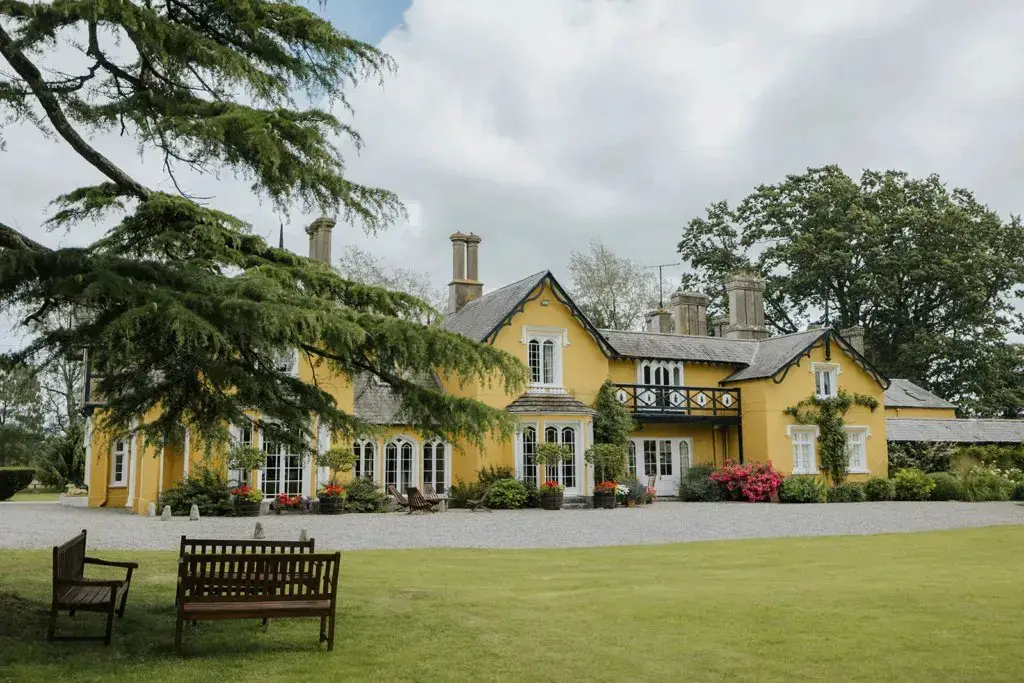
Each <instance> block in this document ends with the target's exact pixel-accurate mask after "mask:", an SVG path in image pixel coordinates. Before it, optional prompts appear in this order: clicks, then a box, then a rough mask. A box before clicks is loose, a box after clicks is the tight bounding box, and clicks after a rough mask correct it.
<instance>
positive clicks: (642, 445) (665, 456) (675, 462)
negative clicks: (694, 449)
mask: <svg viewBox="0 0 1024 683" xmlns="http://www.w3.org/2000/svg"><path fill="white" fill-rule="evenodd" d="M633 443H634V448H633V449H632V450H633V451H634V452H635V453H636V468H637V478H638V479H639V480H640V483H642V484H643V485H644V486H651V485H653V486H654V490H655V492H656V493H657V495H659V496H675V495H678V493H679V476H680V474H682V472H681V471H680V469H679V459H680V458H679V455H680V448H686V450H687V456H688V455H689V442H688V441H687V440H680V439H634V440H633ZM687 459H688V458H687ZM630 464H632V458H631V463H630ZM652 480H653V484H652Z"/></svg>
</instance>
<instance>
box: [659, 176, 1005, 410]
mask: <svg viewBox="0 0 1024 683" xmlns="http://www.w3.org/2000/svg"><path fill="white" fill-rule="evenodd" d="M679 253H680V254H681V255H682V257H683V259H684V260H686V261H687V262H688V263H689V265H690V267H691V269H692V272H691V273H690V274H688V275H686V276H684V278H683V285H684V287H686V288H688V289H689V288H692V289H700V290H703V291H706V292H708V293H709V294H712V295H713V297H714V299H713V302H714V303H713V308H714V312H721V311H722V310H723V309H724V305H725V291H724V282H725V279H726V278H727V276H728V274H729V273H730V272H732V271H734V270H736V269H738V268H743V267H746V268H752V269H753V270H755V271H757V272H758V273H760V274H761V275H763V276H764V277H765V279H766V289H765V308H766V310H765V314H766V322H767V324H768V325H769V326H770V327H771V328H772V329H774V330H775V331H776V332H780V333H786V332H793V331H795V330H798V329H801V328H802V327H803V326H804V325H805V324H806V323H808V322H821V323H824V322H828V323H830V324H832V325H834V326H837V327H846V326H850V325H863V326H864V327H865V330H866V335H865V337H866V344H867V355H868V358H869V359H870V360H871V361H872V362H873V363H874V364H875V365H877V366H878V367H879V368H880V369H881V370H882V371H883V372H885V373H886V374H887V375H889V376H890V377H905V378H908V379H910V380H913V381H915V382H919V383H921V384H924V385H925V386H927V387H929V388H931V389H932V390H934V391H935V392H936V393H938V394H939V395H941V396H943V397H945V398H948V399H950V400H953V401H954V402H957V403H959V404H960V405H961V407H962V408H964V409H965V410H966V411H967V412H971V413H977V414H992V413H993V412H999V410H998V409H997V408H995V407H993V406H994V403H993V400H994V399H993V398H992V397H993V395H999V396H1001V397H1002V398H1000V399H998V400H996V401H995V403H1003V404H1006V403H1007V402H1009V403H1010V404H1014V405H1021V403H1022V399H1024V394H1022V393H1020V387H1019V384H1020V383H1019V382H1017V383H1016V384H1017V386H1016V387H1014V385H1013V384H1014V383H1013V382H1012V381H1011V380H1012V377H1010V376H1007V375H1005V373H1004V374H1003V375H1002V376H1000V377H996V376H993V375H992V374H991V373H988V372H986V371H984V369H985V368H991V367H995V366H994V365H993V364H994V363H1001V364H1003V365H1005V364H1006V363H1011V364H1012V358H1013V357H1014V353H1013V352H1010V351H1007V350H1006V342H1005V340H1006V339H1007V335H1008V334H1010V333H1011V332H1014V331H1019V330H1020V329H1021V314H1020V312H1019V311H1018V310H1017V309H1015V308H1014V305H1013V297H1014V296H1015V293H1016V292H1015V290H1016V288H1018V286H1019V285H1020V284H1021V282H1022V281H1024V230H1022V228H1021V223H1020V219H1019V217H1017V216H1012V217H1011V218H1010V219H1008V220H1003V219H1002V218H1000V216H999V215H998V214H996V213H995V212H994V211H992V210H991V209H989V208H988V207H986V206H984V205H983V204H981V203H979V202H978V201H977V200H976V199H975V198H974V196H973V194H971V193H970V192H969V191H968V190H964V189H954V190H952V191H951V190H948V189H947V188H946V186H945V185H943V184H942V182H941V180H940V179H939V177H938V176H935V175H931V176H928V177H927V178H923V179H916V178H911V177H909V176H908V175H907V174H906V173H902V172H897V171H884V172H881V171H865V172H864V173H863V174H862V175H861V178H860V180H859V181H856V180H854V179H852V178H850V177H849V176H847V175H846V174H845V173H843V171H842V170H841V169H840V168H838V167H837V166H826V167H824V168H816V169H808V171H807V172H806V173H803V174H801V175H792V176H788V177H787V178H786V179H785V180H784V181H782V182H780V183H778V184H775V185H762V186H760V187H757V188H756V189H755V190H754V192H753V193H752V194H750V195H749V196H748V197H746V198H745V199H744V200H743V201H742V202H740V203H739V204H738V205H737V206H736V207H734V208H732V207H730V206H729V205H728V204H727V203H726V202H724V201H723V202H718V203H715V204H712V205H710V206H709V207H708V209H707V212H706V214H705V215H704V216H702V217H698V218H694V219H693V220H691V221H690V222H689V223H688V224H687V226H686V228H685V229H684V231H683V239H682V240H681V241H680V243H679ZM1007 392H1010V393H1007Z"/></svg>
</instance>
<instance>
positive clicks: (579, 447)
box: [537, 421, 584, 493]
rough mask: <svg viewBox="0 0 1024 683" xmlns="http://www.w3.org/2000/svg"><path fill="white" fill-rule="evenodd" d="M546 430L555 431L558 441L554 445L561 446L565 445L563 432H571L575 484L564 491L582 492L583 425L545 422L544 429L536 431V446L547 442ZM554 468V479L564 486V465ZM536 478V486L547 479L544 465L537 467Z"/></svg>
mask: <svg viewBox="0 0 1024 683" xmlns="http://www.w3.org/2000/svg"><path fill="white" fill-rule="evenodd" d="M548 429H554V430H555V431H556V434H557V439H558V440H557V441H556V443H559V444H563V445H564V444H565V441H564V439H565V433H564V432H563V430H565V429H569V430H571V431H572V435H573V436H572V439H573V443H572V467H573V477H574V479H575V482H576V483H575V485H574V486H571V487H569V486H566V491H571V492H573V493H575V492H577V491H581V490H583V467H584V464H583V452H584V451H583V423H582V422H561V421H551V422H545V423H544V429H543V430H540V429H538V430H537V445H538V446H540V444H542V443H544V442H545V441H547V431H548ZM556 467H557V468H558V469H557V470H556V475H555V479H556V480H557V481H558V483H560V484H565V470H566V467H565V463H559V464H558V465H557V466H556ZM537 478H538V482H537V483H538V484H539V483H540V482H543V481H545V480H547V478H548V470H547V465H545V466H543V467H542V466H540V465H538V466H537Z"/></svg>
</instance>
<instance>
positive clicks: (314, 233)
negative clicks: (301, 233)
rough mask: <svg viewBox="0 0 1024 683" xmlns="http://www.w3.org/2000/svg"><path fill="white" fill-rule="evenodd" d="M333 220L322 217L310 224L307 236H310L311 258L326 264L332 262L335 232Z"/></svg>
mask: <svg viewBox="0 0 1024 683" xmlns="http://www.w3.org/2000/svg"><path fill="white" fill-rule="evenodd" d="M335 224H336V223H335V220H334V219H333V218H326V217H321V218H317V219H316V220H315V221H313V222H312V223H310V224H309V227H308V228H306V234H307V235H309V258H311V259H315V260H317V261H323V262H324V263H330V262H331V232H332V231H333V230H334V226H335Z"/></svg>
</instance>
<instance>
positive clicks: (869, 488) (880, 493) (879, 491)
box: [864, 477, 896, 502]
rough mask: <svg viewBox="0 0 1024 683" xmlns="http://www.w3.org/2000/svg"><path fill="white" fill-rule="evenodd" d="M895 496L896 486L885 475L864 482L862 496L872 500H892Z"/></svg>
mask: <svg viewBox="0 0 1024 683" xmlns="http://www.w3.org/2000/svg"><path fill="white" fill-rule="evenodd" d="M895 496H896V487H894V486H893V484H892V482H891V481H890V480H888V479H886V478H885V477H874V478H872V479H869V480H868V483H867V484H864V497H865V498H867V499H868V500H870V501H873V502H881V501H886V500H892V499H893V498H894V497H895Z"/></svg>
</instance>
